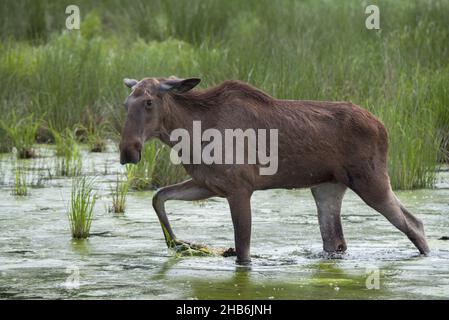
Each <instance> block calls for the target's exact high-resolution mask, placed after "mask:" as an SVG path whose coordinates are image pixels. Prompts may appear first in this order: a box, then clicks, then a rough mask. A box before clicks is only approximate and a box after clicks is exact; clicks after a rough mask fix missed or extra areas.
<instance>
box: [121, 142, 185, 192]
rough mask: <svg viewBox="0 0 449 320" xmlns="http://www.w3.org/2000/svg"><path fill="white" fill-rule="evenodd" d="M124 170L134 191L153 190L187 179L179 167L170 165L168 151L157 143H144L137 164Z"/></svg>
mask: <svg viewBox="0 0 449 320" xmlns="http://www.w3.org/2000/svg"><path fill="white" fill-rule="evenodd" d="M126 169H127V175H128V181H129V184H130V187H131V188H133V189H136V190H147V189H154V188H158V187H161V186H166V185H170V184H173V183H177V182H180V181H183V180H185V179H186V178H187V174H186V172H185V170H184V168H183V167H182V166H181V165H173V164H172V163H171V161H170V149H169V148H168V147H167V146H164V145H162V143H160V142H158V141H152V142H149V143H146V144H145V145H144V147H143V150H142V156H141V160H140V161H139V163H137V164H136V165H128V166H127V167H126Z"/></svg>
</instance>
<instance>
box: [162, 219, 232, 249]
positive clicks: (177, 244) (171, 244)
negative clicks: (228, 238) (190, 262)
mask: <svg viewBox="0 0 449 320" xmlns="http://www.w3.org/2000/svg"><path fill="white" fill-rule="evenodd" d="M161 227H162V230H163V231H164V236H165V242H166V243H167V247H168V248H169V249H170V250H173V251H174V253H175V254H176V255H177V256H180V257H186V256H187V257H189V256H190V257H194V256H195V257H211V256H223V257H230V256H235V255H236V252H235V250H234V249H233V248H228V249H224V248H210V247H208V246H206V245H204V244H197V243H190V242H187V241H181V240H177V239H173V238H172V237H171V236H170V234H169V233H168V231H167V229H166V228H165V227H164V226H163V225H162V224H161Z"/></svg>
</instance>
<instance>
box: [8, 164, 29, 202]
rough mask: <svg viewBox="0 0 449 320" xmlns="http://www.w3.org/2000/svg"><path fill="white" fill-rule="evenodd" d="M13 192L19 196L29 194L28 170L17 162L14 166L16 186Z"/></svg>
mask: <svg viewBox="0 0 449 320" xmlns="http://www.w3.org/2000/svg"><path fill="white" fill-rule="evenodd" d="M12 194H13V195H14V196H19V197H20V196H27V195H29V193H28V186H27V173H26V170H25V169H24V168H23V167H21V166H19V165H18V164H16V165H15V168H14V186H13V191H12Z"/></svg>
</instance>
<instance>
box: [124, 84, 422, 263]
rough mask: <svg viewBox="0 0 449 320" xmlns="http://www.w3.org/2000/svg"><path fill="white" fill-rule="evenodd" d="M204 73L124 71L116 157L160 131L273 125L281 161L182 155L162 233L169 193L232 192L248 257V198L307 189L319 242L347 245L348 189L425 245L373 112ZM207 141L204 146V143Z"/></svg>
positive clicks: (237, 234)
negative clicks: (181, 172) (270, 164)
mask: <svg viewBox="0 0 449 320" xmlns="http://www.w3.org/2000/svg"><path fill="white" fill-rule="evenodd" d="M200 81H201V80H200V79H199V78H186V79H180V78H177V77H174V76H172V77H168V78H159V77H153V78H144V79H142V80H140V81H137V80H134V79H124V83H125V85H126V86H127V87H129V88H131V89H132V92H131V93H130V95H129V96H128V97H127V99H126V101H125V108H126V110H127V116H126V121H125V124H124V127H123V130H122V133H121V141H120V162H121V164H126V163H134V164H135V163H137V162H139V161H140V158H141V151H142V147H143V144H144V143H145V141H147V140H149V139H151V138H157V139H159V140H161V141H162V142H163V143H164V144H166V145H168V146H169V147H171V148H173V146H174V145H175V143H176V142H175V141H172V139H170V135H171V132H172V131H173V130H176V129H178V128H183V129H185V130H187V131H188V132H192V130H193V123H194V122H195V121H201V125H202V128H203V129H204V130H206V129H208V128H214V129H216V130H218V131H220V132H223V131H224V130H225V129H237V128H240V129H243V130H246V129H266V130H270V129H277V130H278V149H277V152H278V154H277V156H278V168H277V172H276V173H275V174H272V175H262V174H260V172H259V169H260V166H262V164H260V163H259V162H257V163H253V164H248V163H243V164H205V163H199V164H194V163H183V166H184V168H185V170H186V172H187V173H188V174H189V175H190V177H191V179H189V180H187V181H185V182H182V183H179V184H175V185H171V186H167V187H164V188H161V189H159V190H158V191H157V192H156V193H155V195H154V197H153V207H154V210H155V211H156V214H157V216H158V219H159V221H160V223H161V226H162V228H163V229H164V234H165V233H168V235H169V236H170V237H171V238H172V239H176V237H175V235H174V232H173V230H172V228H171V226H170V223H169V220H168V218H167V214H166V211H165V206H164V204H165V202H166V201H168V200H186V201H195V200H204V199H207V198H210V197H224V198H226V199H227V201H228V203H229V207H230V211H231V218H232V222H233V226H234V240H235V252H236V255H237V260H236V262H237V263H238V264H248V263H250V261H251V259H250V240H251V204H250V199H251V195H252V193H253V192H254V191H257V190H266V189H274V188H285V189H293V188H310V189H311V192H312V196H313V198H314V200H315V202H316V206H317V211H318V222H319V227H320V232H321V237H322V240H323V249H324V251H326V252H329V253H342V252H344V251H345V250H346V248H347V247H346V242H345V239H344V235H343V228H342V224H341V217H340V211H341V204H342V199H343V196H344V194H345V191H346V190H347V188H349V189H351V190H353V191H354V192H355V193H356V194H357V195H358V196H360V198H361V199H362V200H363V201H364V202H365V203H366V204H367V205H369V206H370V207H372V208H374V209H375V210H376V211H378V212H379V213H381V214H382V215H383V216H384V217H385V218H386V219H387V220H388V221H390V223H392V224H393V225H394V226H395V227H396V228H397V229H399V230H400V231H402V232H403V233H404V234H405V235H406V236H407V237H408V238H409V239H410V240H411V242H412V243H413V244H414V245H415V246H416V247H417V249H418V250H419V252H420V253H421V254H423V255H426V254H427V253H429V247H428V245H427V242H426V238H425V234H424V227H423V223H422V222H421V220H419V219H418V218H416V217H415V216H414V215H412V213H410V212H409V211H408V210H407V209H406V208H405V207H404V206H403V205H402V204H401V202H400V201H399V200H398V198H397V197H396V196H395V194H394V193H393V191H392V188H391V185H390V178H389V176H388V170H387V154H388V134H387V131H386V129H385V127H384V125H383V124H382V123H381V122H380V121H379V120H378V119H377V118H376V117H375V116H374V115H373V114H371V113H370V112H368V111H367V110H365V109H363V108H361V107H359V106H357V105H355V104H353V103H351V102H328V101H309V100H279V99H276V98H273V97H271V96H270V95H268V94H266V93H265V92H263V91H262V90H259V89H257V88H255V87H253V86H252V85H249V84H247V83H244V82H241V81H237V80H228V81H225V82H223V83H221V84H219V85H216V86H214V87H210V88H206V89H198V88H195V87H196V86H197V85H198V84H199V83H200ZM205 145H207V144H205V143H203V144H202V147H205Z"/></svg>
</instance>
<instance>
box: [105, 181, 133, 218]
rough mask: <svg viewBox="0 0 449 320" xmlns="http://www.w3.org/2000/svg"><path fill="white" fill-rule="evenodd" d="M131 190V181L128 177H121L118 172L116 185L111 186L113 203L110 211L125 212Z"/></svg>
mask: <svg viewBox="0 0 449 320" xmlns="http://www.w3.org/2000/svg"><path fill="white" fill-rule="evenodd" d="M128 190H129V181H128V180H127V179H120V177H119V175H118V174H117V180H116V183H115V185H114V186H112V187H111V193H112V205H111V207H110V208H109V212H113V213H124V212H125V208H126V196H127V194H128Z"/></svg>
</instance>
